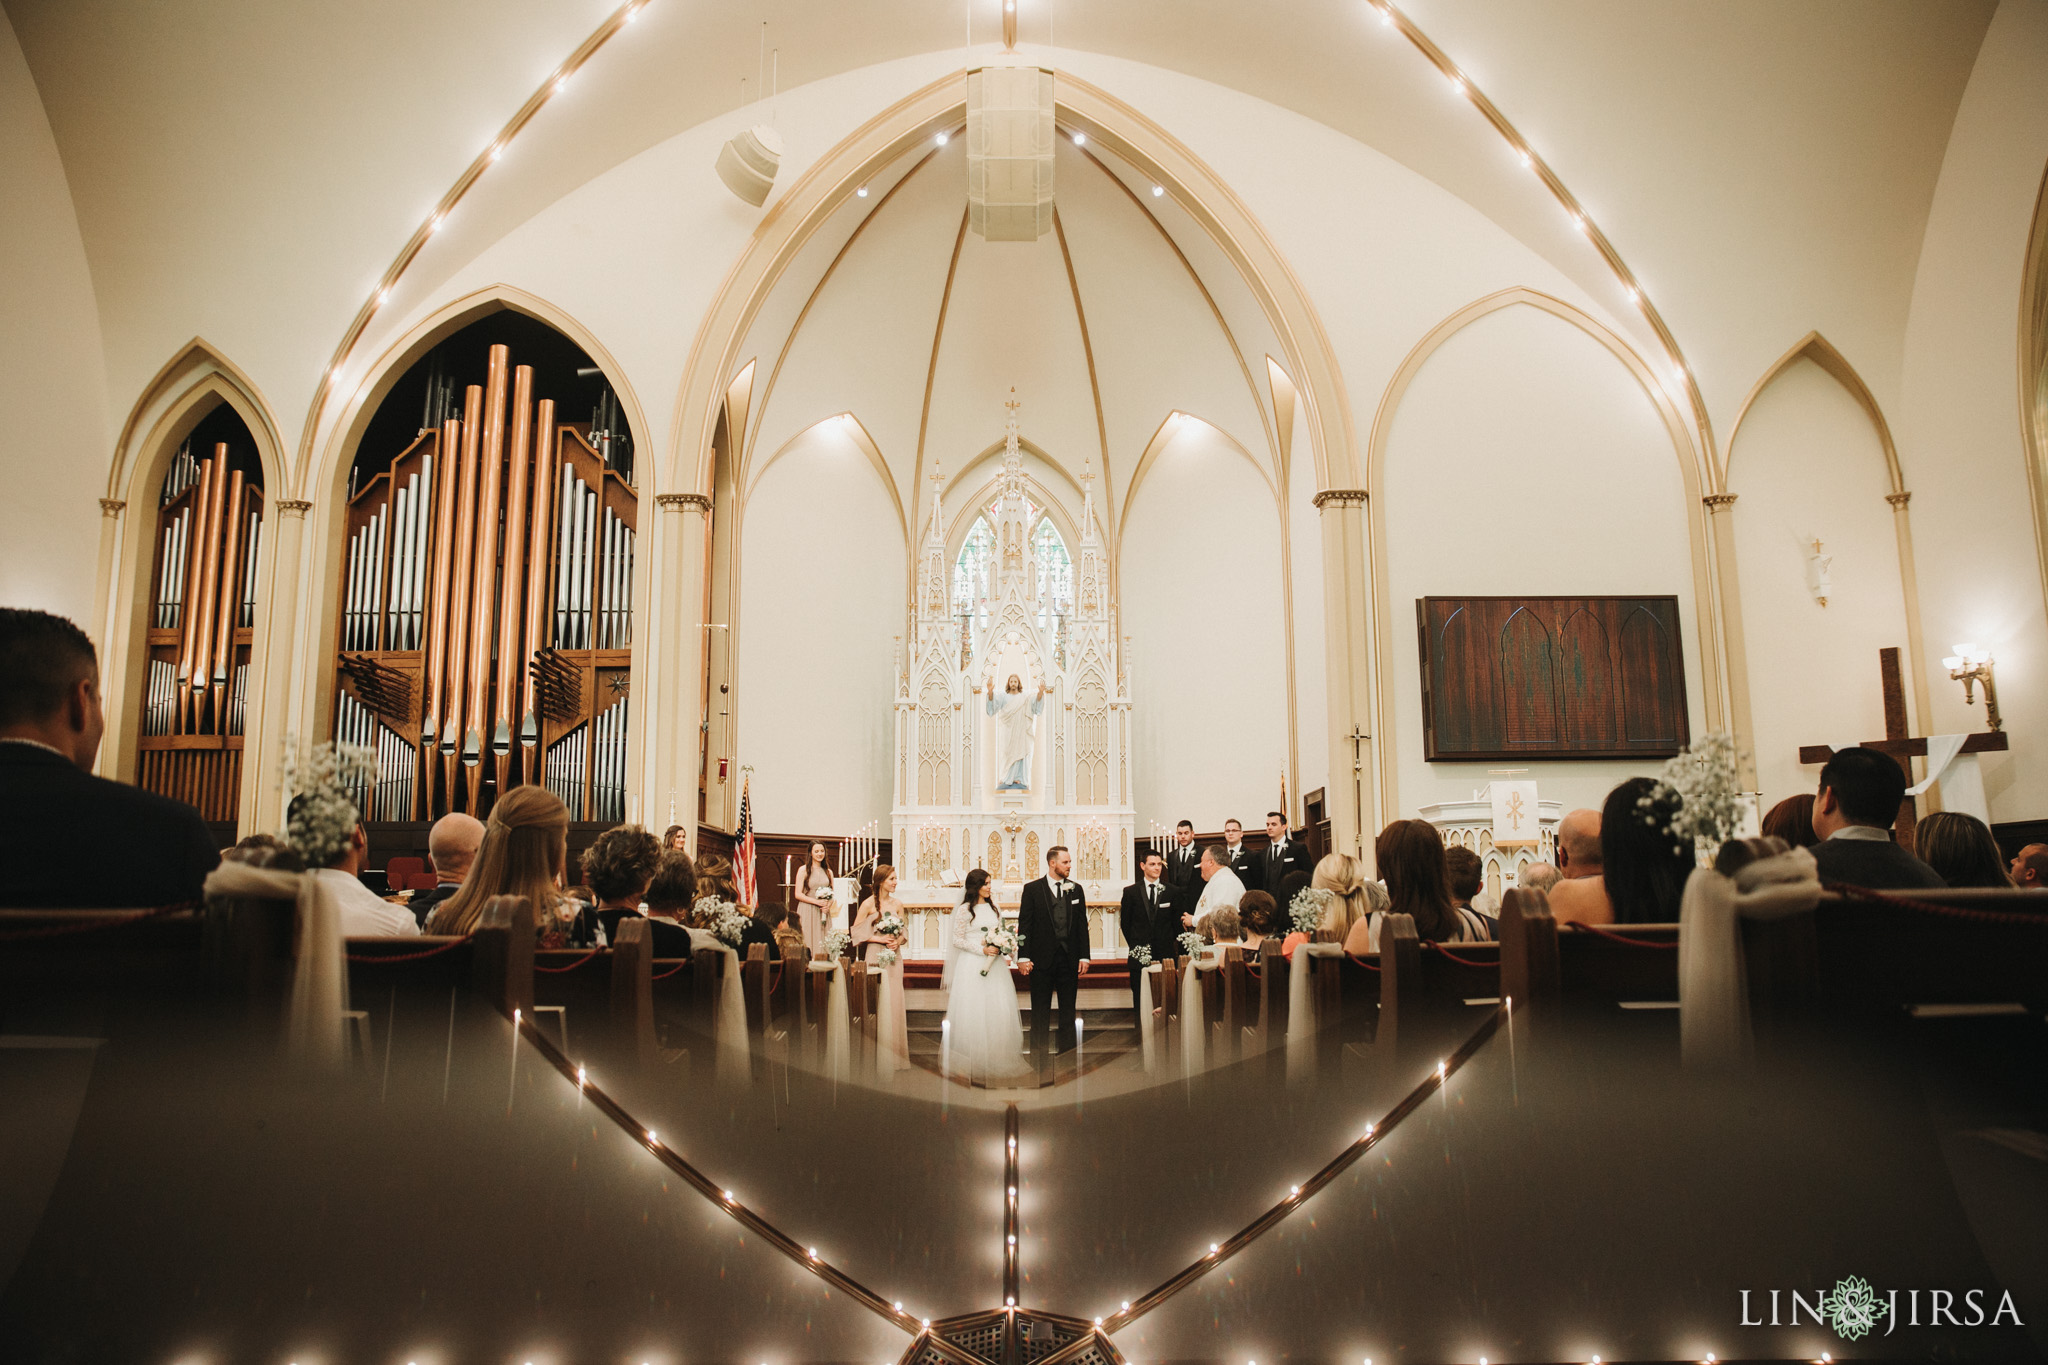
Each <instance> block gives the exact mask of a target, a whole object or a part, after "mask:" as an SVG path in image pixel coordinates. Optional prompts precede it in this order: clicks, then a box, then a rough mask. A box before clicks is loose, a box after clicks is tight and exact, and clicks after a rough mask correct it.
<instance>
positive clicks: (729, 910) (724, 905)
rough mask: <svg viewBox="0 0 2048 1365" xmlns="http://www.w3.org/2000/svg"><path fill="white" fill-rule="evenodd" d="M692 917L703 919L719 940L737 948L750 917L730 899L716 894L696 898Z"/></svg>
mask: <svg viewBox="0 0 2048 1365" xmlns="http://www.w3.org/2000/svg"><path fill="white" fill-rule="evenodd" d="M693 909H694V917H695V918H697V919H699V920H701V921H703V922H704V924H705V925H706V927H708V928H709V929H710V930H711V932H712V933H713V934H716V935H717V936H718V939H719V941H720V942H722V943H725V944H728V945H730V946H731V947H733V948H738V947H739V946H740V943H741V941H742V940H744V939H745V938H746V934H747V922H748V921H749V920H750V919H751V918H752V916H750V915H748V914H747V912H746V911H744V910H742V909H740V908H739V907H738V906H737V905H734V904H733V903H732V902H731V901H722V900H720V899H718V897H716V896H702V897H699V898H698V901H697V904H696V905H695V907H693Z"/></svg>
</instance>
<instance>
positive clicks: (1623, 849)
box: [1600, 777, 1699, 924]
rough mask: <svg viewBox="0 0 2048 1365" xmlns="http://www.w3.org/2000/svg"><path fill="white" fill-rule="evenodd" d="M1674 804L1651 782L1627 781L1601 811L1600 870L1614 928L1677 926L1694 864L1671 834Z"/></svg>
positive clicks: (1684, 844) (1686, 845)
mask: <svg viewBox="0 0 2048 1365" xmlns="http://www.w3.org/2000/svg"><path fill="white" fill-rule="evenodd" d="M1677 813H1678V801H1677V798H1676V797H1675V796H1672V795H1670V794H1669V793H1668V792H1667V793H1665V794H1663V795H1659V794H1658V786H1657V783H1656V782H1655V780H1653V779H1651V778H1647V777H1631V778H1630V779H1629V780H1628V781H1626V782H1624V783H1622V784H1621V785H1620V786H1618V787H1616V788H1615V789H1614V790H1613V791H1611V792H1609V793H1607V802H1606V804H1605V805H1603V806H1601V808H1600V866H1601V876H1602V877H1603V878H1604V879H1605V882H1606V887H1607V899H1608V901H1609V902H1610V903H1612V904H1613V906H1614V922H1615V923H1616V924H1676V923H1678V903H1679V899H1680V897H1682V896H1683V895H1684V894H1685V882H1686V879H1687V878H1688V877H1690V876H1692V873H1693V869H1694V868H1695V867H1697V866H1698V865H1699V859H1698V857H1697V856H1696V855H1695V854H1694V852H1693V850H1692V846H1691V845H1692V841H1691V840H1689V839H1680V838H1679V837H1677V836H1676V835H1674V834H1672V832H1671V829H1670V825H1671V819H1672V817H1673V816H1674V815H1676V814H1677Z"/></svg>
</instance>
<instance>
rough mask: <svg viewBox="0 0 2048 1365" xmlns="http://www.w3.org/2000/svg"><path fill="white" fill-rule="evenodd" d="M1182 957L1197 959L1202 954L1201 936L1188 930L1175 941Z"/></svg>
mask: <svg viewBox="0 0 2048 1365" xmlns="http://www.w3.org/2000/svg"><path fill="white" fill-rule="evenodd" d="M1177 941H1178V942H1179V944H1180V950H1181V953H1182V955H1183V956H1186V957H1199V956H1201V952H1202V936H1201V935H1200V934H1198V933H1196V932H1195V931H1194V930H1192V929H1190V930H1188V931H1187V932H1186V933H1185V934H1182V935H1181V936H1180V938H1179V939H1178V940H1177Z"/></svg>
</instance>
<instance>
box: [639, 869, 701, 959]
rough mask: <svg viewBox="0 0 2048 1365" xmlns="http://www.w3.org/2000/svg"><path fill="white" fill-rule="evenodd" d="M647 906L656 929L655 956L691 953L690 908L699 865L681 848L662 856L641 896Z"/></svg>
mask: <svg viewBox="0 0 2048 1365" xmlns="http://www.w3.org/2000/svg"><path fill="white" fill-rule="evenodd" d="M641 899H642V900H643V901H644V902H645V903H646V906H647V918H648V921H649V926H650V927H651V928H652V929H653V930H654V955H655V956H656V957H688V956H689V955H690V951H691V949H690V931H689V929H688V927H687V926H688V925H689V922H690V911H691V909H692V908H693V907H694V906H695V905H696V904H697V865H696V864H695V863H694V862H692V861H691V860H690V855H689V854H688V853H686V852H684V851H683V850H682V849H671V850H669V851H667V852H664V853H663V854H662V855H661V862H660V863H659V864H657V865H656V867H655V869H654V880H653V881H651V882H649V883H648V884H647V891H646V894H645V895H644V896H643V897H642V898H641Z"/></svg>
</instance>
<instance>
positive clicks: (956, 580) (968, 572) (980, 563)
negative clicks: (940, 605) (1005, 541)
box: [953, 517, 996, 624]
mask: <svg viewBox="0 0 2048 1365" xmlns="http://www.w3.org/2000/svg"><path fill="white" fill-rule="evenodd" d="M995 558H996V533H995V529H994V528H993V527H991V526H990V525H989V524H988V518H987V517H976V518H975V519H974V528H973V529H972V530H970V531H969V532H968V533H967V543H966V544H964V545H962V546H961V547H960V557H959V558H958V559H956V560H954V561H953V614H954V615H955V616H967V615H970V614H971V615H972V616H974V617H975V619H976V620H978V621H980V622H982V623H984V624H985V623H986V622H987V620H988V590H989V572H990V569H991V568H992V566H993V565H994V564H995Z"/></svg>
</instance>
